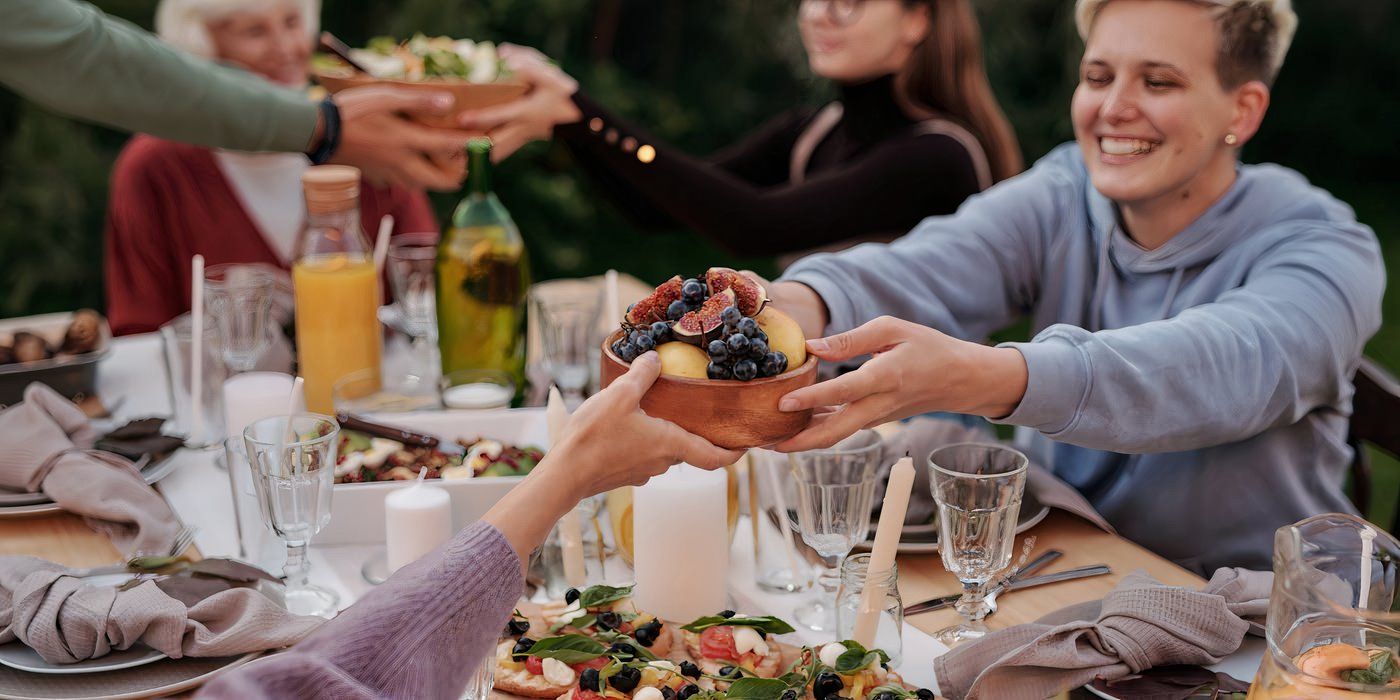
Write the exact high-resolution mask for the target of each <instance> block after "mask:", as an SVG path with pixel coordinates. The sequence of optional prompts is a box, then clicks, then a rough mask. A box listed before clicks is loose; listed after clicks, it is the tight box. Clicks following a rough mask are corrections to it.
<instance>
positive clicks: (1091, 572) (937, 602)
mask: <svg viewBox="0 0 1400 700" xmlns="http://www.w3.org/2000/svg"><path fill="white" fill-rule="evenodd" d="M1111 573H1113V570H1112V569H1110V568H1109V567H1108V566H1107V565H1105V564H1096V565H1094V566H1081V567H1079V568H1077V569H1069V570H1066V571H1057V572H1055V573H1053V574H1044V575H1041V576H1032V577H1030V578H1023V579H1018V580H1015V581H1012V582H1010V583H1008V584H1006V585H1005V586H1002V587H1001V588H1000V589H995V590H996V592H997V593H1004V592H1006V591H1019V590H1021V589H1022V588H1032V587H1034V586H1043V585H1045V584H1049V583H1059V582H1061V581H1073V580H1075V579H1081V578H1090V577H1093V576H1103V575H1104V574H1111ZM988 592H989V593H990V592H991V591H988ZM961 597H962V594H961V593H950V594H948V595H945V596H939V597H937V598H930V599H928V600H925V601H923V602H919V603H915V604H913V605H910V606H909V607H907V608H905V609H904V614H905V615H906V616H907V615H918V614H920V613H926V612H928V611H930V610H942V609H943V608H946V607H949V606H951V605H952V604H953V603H956V602H958V599H959V598H961Z"/></svg>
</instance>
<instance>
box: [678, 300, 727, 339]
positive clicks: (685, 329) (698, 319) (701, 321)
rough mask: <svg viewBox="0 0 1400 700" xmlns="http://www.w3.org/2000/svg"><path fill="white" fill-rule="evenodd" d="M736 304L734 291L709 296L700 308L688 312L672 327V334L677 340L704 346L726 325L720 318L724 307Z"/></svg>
mask: <svg viewBox="0 0 1400 700" xmlns="http://www.w3.org/2000/svg"><path fill="white" fill-rule="evenodd" d="M733 304H734V293H733V292H731V291H729V290H725V291H724V292H723V293H720V294H716V295H714V296H712V297H710V298H709V300H708V301H706V302H705V303H704V304H701V305H700V308H699V309H697V310H695V311H691V312H689V313H687V314H686V315H684V316H682V317H681V320H679V321H676V325H675V326H673V327H672V328H671V334H672V335H674V336H675V337H676V340H680V341H684V342H687V343H690V344H691V345H699V346H701V347H704V346H705V344H706V342H707V341H709V340H712V339H713V338H714V337H715V336H717V335H719V329H720V327H721V326H723V325H724V321H722V320H721V319H720V317H719V316H720V313H721V312H722V311H724V307H726V306H732V305H733Z"/></svg>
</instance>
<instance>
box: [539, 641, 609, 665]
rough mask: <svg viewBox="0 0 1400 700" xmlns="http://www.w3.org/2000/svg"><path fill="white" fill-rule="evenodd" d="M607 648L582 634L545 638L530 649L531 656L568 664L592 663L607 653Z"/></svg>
mask: <svg viewBox="0 0 1400 700" xmlns="http://www.w3.org/2000/svg"><path fill="white" fill-rule="evenodd" d="M607 651H608V650H607V647H604V646H603V645H602V644H600V643H598V642H597V641H595V640H592V639H589V638H588V637H585V636H583V635H581V634H566V635H562V636H559V637H545V638H544V639H541V640H540V641H538V642H535V645H534V646H532V647H530V656H538V657H540V658H541V659H558V660H559V661H562V662H564V663H566V664H577V663H583V662H584V661H592V660H593V659H596V658H598V657H600V656H602V655H604V654H606V653H607Z"/></svg>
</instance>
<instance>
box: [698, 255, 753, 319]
mask: <svg viewBox="0 0 1400 700" xmlns="http://www.w3.org/2000/svg"><path fill="white" fill-rule="evenodd" d="M705 284H707V285H709V287H710V294H711V295H714V294H718V293H719V292H721V291H723V290H725V289H729V290H733V292H734V298H735V299H737V300H738V304H737V306H738V307H739V312H740V313H742V314H744V315H745V316H757V315H758V312H760V311H762V310H763V305H764V304H767V303H768V291H767V290H766V289H764V288H763V285H761V284H759V283H758V280H756V279H754V278H752V277H749V276H748V275H746V274H744V273H742V272H739V271H738V270H732V269H730V268H727V267H712V268H710V269H709V270H708V271H707V272H705Z"/></svg>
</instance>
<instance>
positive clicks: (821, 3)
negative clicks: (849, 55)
mask: <svg viewBox="0 0 1400 700" xmlns="http://www.w3.org/2000/svg"><path fill="white" fill-rule="evenodd" d="M864 6H865V0H801V2H799V3H798V6H797V13H798V15H799V16H804V17H808V18H816V17H818V16H819V15H820V14H821V13H822V12H825V13H826V18H827V19H829V20H831V23H832V24H835V25H837V26H839V27H847V26H850V25H852V24H855V22H856V20H858V19H860V12H861V8H863V7H864Z"/></svg>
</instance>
